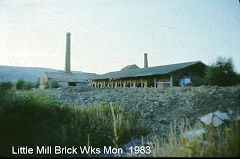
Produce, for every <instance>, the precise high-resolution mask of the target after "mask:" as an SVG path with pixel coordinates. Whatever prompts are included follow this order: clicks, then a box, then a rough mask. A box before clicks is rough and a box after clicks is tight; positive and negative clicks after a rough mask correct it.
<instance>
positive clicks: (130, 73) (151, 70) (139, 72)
mask: <svg viewBox="0 0 240 159" xmlns="http://www.w3.org/2000/svg"><path fill="white" fill-rule="evenodd" d="M197 63H202V62H201V61H193V62H184V63H178V64H170V65H162V66H155V67H147V68H139V69H132V70H124V71H115V72H109V73H105V74H102V75H96V77H95V78H93V79H95V80H96V79H110V80H111V79H116V78H126V77H140V76H151V75H163V74H168V73H171V72H174V71H176V70H179V69H183V68H186V67H188V66H191V65H194V64H197ZM202 64H203V63H202Z"/></svg>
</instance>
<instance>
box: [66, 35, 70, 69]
mask: <svg viewBox="0 0 240 159" xmlns="http://www.w3.org/2000/svg"><path fill="white" fill-rule="evenodd" d="M66 40H67V41H66V55H65V72H66V73H71V59H70V54H71V34H70V33H67V39H66Z"/></svg>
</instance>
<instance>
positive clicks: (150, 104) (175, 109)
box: [34, 86, 240, 132]
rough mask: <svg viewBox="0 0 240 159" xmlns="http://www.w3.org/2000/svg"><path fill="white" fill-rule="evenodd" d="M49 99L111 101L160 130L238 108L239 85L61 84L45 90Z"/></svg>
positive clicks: (77, 102)
mask: <svg viewBox="0 0 240 159" xmlns="http://www.w3.org/2000/svg"><path fill="white" fill-rule="evenodd" d="M34 91H37V92H46V93H47V94H48V95H49V96H50V99H52V100H56V101H58V102H60V103H66V104H72V105H75V106H87V105H98V106H101V105H109V104H110V103H113V104H114V105H117V106H120V107H122V108H125V109H127V110H131V109H136V110H137V111H139V112H140V113H141V119H140V120H143V121H144V122H145V123H146V124H147V126H149V128H150V129H156V130H157V131H160V132H164V131H165V130H167V127H166V126H167V125H169V123H170V122H172V121H175V120H176V121H177V122H178V123H179V122H180V121H181V120H182V119H188V120H189V121H190V123H192V122H195V121H196V119H197V118H198V117H200V116H202V115H205V114H208V113H211V112H215V111H217V110H219V111H222V112H227V113H229V112H232V115H236V113H237V109H238V108H240V101H239V100H238V97H237V94H238V92H240V87H239V86H237V87H217V86H212V87H210V86H200V87H172V88H157V89H156V88H92V87H64V88H58V89H48V90H34Z"/></svg>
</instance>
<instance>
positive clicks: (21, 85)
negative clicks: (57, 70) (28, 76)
mask: <svg viewBox="0 0 240 159" xmlns="http://www.w3.org/2000/svg"><path fill="white" fill-rule="evenodd" d="M37 83H38V82H36V83H34V82H30V81H24V80H22V79H20V80H18V81H17V82H16V89H25V90H30V89H32V88H36V87H38V84H37Z"/></svg>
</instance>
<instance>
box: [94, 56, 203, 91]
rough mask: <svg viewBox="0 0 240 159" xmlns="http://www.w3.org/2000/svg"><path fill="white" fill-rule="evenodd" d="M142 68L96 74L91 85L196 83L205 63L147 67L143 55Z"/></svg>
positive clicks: (201, 75)
mask: <svg viewBox="0 0 240 159" xmlns="http://www.w3.org/2000/svg"><path fill="white" fill-rule="evenodd" d="M144 57H145V58H144V68H134V69H122V70H121V71H115V72H109V73H106V74H102V75H97V76H96V77H95V78H94V79H92V86H93V87H99V88H101V87H155V88H163V87H172V86H185V85H187V84H191V85H197V84H198V83H199V81H200V80H201V79H202V78H203V76H204V71H205V67H206V65H205V64H204V63H202V62H201V61H193V62H185V63H178V64H170V65H162V66H155V67H148V62H147V55H146V54H145V55H144Z"/></svg>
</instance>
